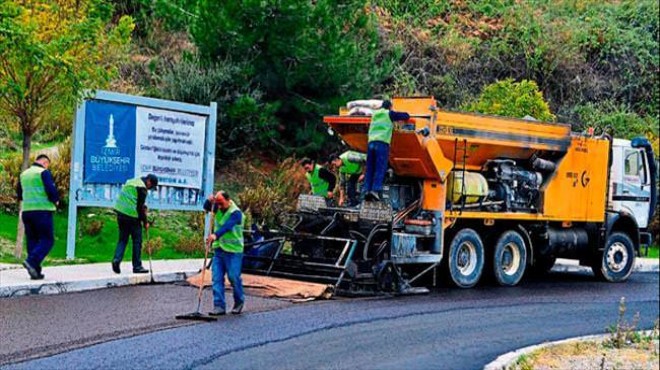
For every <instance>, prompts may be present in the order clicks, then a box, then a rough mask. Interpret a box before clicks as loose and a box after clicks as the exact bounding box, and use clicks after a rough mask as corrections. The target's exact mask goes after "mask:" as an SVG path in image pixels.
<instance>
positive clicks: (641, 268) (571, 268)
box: [551, 258, 660, 273]
mask: <svg viewBox="0 0 660 370" xmlns="http://www.w3.org/2000/svg"><path fill="white" fill-rule="evenodd" d="M551 271H555V272H589V273H591V272H592V271H591V267H589V266H581V265H580V263H579V261H577V260H569V259H563V258H558V259H557V263H555V265H554V266H553V267H552V270H551ZM633 272H660V260H657V259H651V258H635V266H634V267H633Z"/></svg>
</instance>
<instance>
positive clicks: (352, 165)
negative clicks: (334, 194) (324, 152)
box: [330, 150, 367, 207]
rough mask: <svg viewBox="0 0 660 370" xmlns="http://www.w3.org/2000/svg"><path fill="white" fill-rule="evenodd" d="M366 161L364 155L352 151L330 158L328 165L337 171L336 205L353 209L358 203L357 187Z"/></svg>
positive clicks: (362, 175) (361, 178) (362, 176)
mask: <svg viewBox="0 0 660 370" xmlns="http://www.w3.org/2000/svg"><path fill="white" fill-rule="evenodd" d="M366 161H367V156H366V154H364V153H360V152H356V151H353V150H347V151H345V152H344V153H342V154H340V155H336V154H335V155H333V156H331V157H330V163H331V164H332V166H333V167H334V168H336V169H337V170H338V171H339V202H338V204H339V205H340V206H343V205H346V206H348V207H353V206H356V205H357V204H358V203H359V199H358V198H359V197H358V191H357V185H358V182H360V181H362V180H363V179H364V174H363V170H364V164H365V163H366Z"/></svg>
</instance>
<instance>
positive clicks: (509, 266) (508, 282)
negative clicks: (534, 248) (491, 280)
mask: <svg viewBox="0 0 660 370" xmlns="http://www.w3.org/2000/svg"><path fill="white" fill-rule="evenodd" d="M492 267H493V275H494V276H495V280H496V281H497V283H498V284H499V285H502V286H515V285H517V284H518V283H519V282H520V279H522V277H523V275H524V274H525V268H526V267H527V248H526V246H525V240H524V239H523V237H522V236H521V235H520V234H519V233H518V232H516V231H513V230H511V231H506V232H504V234H502V236H500V237H499V239H497V242H496V243H495V252H494V253H493V265H492Z"/></svg>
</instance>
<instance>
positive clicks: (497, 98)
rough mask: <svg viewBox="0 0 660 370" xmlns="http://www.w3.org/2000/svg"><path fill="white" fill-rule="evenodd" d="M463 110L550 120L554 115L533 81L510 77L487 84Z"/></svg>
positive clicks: (552, 119)
mask: <svg viewBox="0 0 660 370" xmlns="http://www.w3.org/2000/svg"><path fill="white" fill-rule="evenodd" d="M462 109H463V110H466V111H469V112H479V113H484V114H492V115H497V116H507V117H517V118H523V117H525V116H528V115H529V116H532V117H534V118H536V119H537V120H539V121H545V122H552V121H554V120H555V115H554V114H552V113H551V112H550V107H549V106H548V103H547V102H546V101H545V100H544V99H543V94H542V93H541V92H540V91H539V89H538V86H537V85H536V83H535V82H534V81H528V80H522V81H520V82H513V80H512V79H506V80H503V81H498V82H496V83H494V84H491V85H488V86H486V87H485V88H484V91H483V92H482V93H481V95H480V96H479V98H478V100H477V101H475V102H471V103H468V104H465V105H464V106H463V107H462Z"/></svg>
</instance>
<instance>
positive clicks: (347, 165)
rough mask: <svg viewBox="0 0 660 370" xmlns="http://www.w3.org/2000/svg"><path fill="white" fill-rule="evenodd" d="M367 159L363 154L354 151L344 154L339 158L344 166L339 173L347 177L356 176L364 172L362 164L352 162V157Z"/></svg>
mask: <svg viewBox="0 0 660 370" xmlns="http://www.w3.org/2000/svg"><path fill="white" fill-rule="evenodd" d="M362 156H364V157H366V156H365V155H364V154H362V153H358V152H354V151H350V150H349V151H347V152H344V153H342V155H340V156H339V159H341V163H342V166H341V167H340V168H339V172H341V173H345V174H347V175H356V174H358V173H360V172H362V164H361V163H355V162H351V157H360V158H361V157H362Z"/></svg>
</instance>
